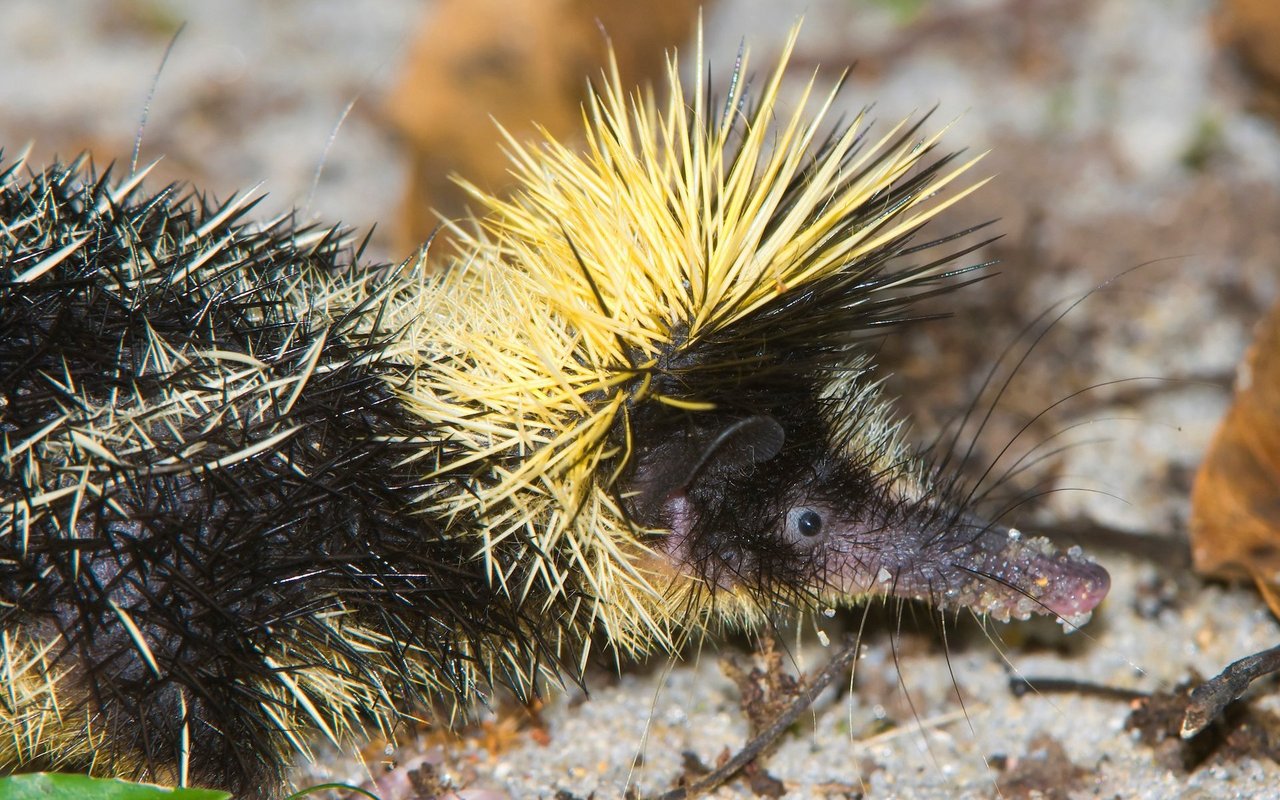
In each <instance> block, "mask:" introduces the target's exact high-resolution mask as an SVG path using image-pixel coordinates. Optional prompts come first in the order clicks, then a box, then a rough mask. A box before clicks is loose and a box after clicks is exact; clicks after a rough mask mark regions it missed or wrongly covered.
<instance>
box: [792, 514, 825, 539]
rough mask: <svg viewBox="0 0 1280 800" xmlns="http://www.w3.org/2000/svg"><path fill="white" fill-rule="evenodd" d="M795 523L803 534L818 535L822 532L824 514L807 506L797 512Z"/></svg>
mask: <svg viewBox="0 0 1280 800" xmlns="http://www.w3.org/2000/svg"><path fill="white" fill-rule="evenodd" d="M795 525H796V530H797V531H798V532H799V533H800V535H801V536H809V537H812V536H817V535H818V534H819V533H822V515H821V514H819V513H818V512H817V511H814V510H813V509H811V508H806V509H804V510H802V511H800V512H799V513H797V514H796V517H795Z"/></svg>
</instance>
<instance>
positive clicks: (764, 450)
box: [675, 414, 787, 491]
mask: <svg viewBox="0 0 1280 800" xmlns="http://www.w3.org/2000/svg"><path fill="white" fill-rule="evenodd" d="M786 440H787V433H786V431H784V430H783V429H782V425H781V424H780V423H779V422H778V420H776V419H774V418H773V417H771V416H768V415H766V414H758V415H755V416H751V417H746V418H744V419H740V420H738V421H736V422H731V423H729V424H728V425H726V426H725V427H724V428H722V429H721V430H720V431H719V432H718V433H716V435H715V436H714V437H712V439H711V441H710V442H708V443H707V444H706V446H705V447H703V448H702V450H701V451H700V452H699V453H698V454H697V457H696V458H694V459H693V460H692V461H691V463H690V464H689V466H688V469H687V470H686V472H685V473H684V477H683V479H682V480H680V481H679V482H678V483H676V484H675V486H676V491H680V490H681V489H684V488H686V487H687V486H689V484H691V483H693V482H694V480H695V479H697V477H698V476H699V475H700V474H702V472H703V471H704V470H706V469H707V468H708V467H711V466H713V465H714V466H716V467H719V468H729V469H733V468H737V467H750V466H754V465H756V464H763V463H764V462H766V461H768V460H770V459H772V458H773V457H774V456H776V455H778V453H780V452H781V451H782V445H783V443H785V442H786Z"/></svg>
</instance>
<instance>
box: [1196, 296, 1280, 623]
mask: <svg viewBox="0 0 1280 800" xmlns="http://www.w3.org/2000/svg"><path fill="white" fill-rule="evenodd" d="M1191 556H1192V560H1193V563H1194V565H1195V569H1196V571H1198V572H1200V573H1201V574H1203V575H1208V576H1211V577H1221V578H1241V577H1247V578H1252V579H1253V580H1254V582H1255V583H1257V585H1258V589H1259V591H1261V592H1262V595H1263V597H1264V598H1265V599H1266V601H1267V605H1269V606H1270V607H1271V611H1272V613H1273V614H1275V615H1276V616H1277V617H1280V305H1277V306H1276V307H1275V308H1273V309H1272V310H1271V313H1270V314H1269V315H1268V316H1267V318H1266V319H1264V320H1263V321H1262V322H1261V323H1260V324H1259V325H1258V330H1257V332H1256V334H1255V337H1254V341H1253V344H1252V346H1251V347H1250V348H1249V352H1248V354H1247V355H1246V357H1245V363H1244V365H1243V366H1242V367H1241V369H1240V374H1239V377H1238V380H1237V386H1236V397H1235V401H1234V403H1233V404H1232V407H1231V410H1230V411H1229V412H1228V414H1227V418H1226V419H1225V420H1223V422H1222V425H1221V426H1220V427H1219V428H1218V432H1217V434H1216V435H1215V436H1214V440H1213V443H1212V445H1210V447H1209V453H1208V455H1207V456H1206V457H1205V460H1204V463H1203V464H1201V466H1200V472H1199V474H1197V475H1196V482H1195V487H1194V488H1193V489H1192V493H1191Z"/></svg>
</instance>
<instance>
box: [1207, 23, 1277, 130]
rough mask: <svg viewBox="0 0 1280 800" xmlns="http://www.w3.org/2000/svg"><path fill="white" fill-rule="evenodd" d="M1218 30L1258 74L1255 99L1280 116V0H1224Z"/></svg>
mask: <svg viewBox="0 0 1280 800" xmlns="http://www.w3.org/2000/svg"><path fill="white" fill-rule="evenodd" d="M1215 22H1216V24H1215V26H1214V27H1215V32H1216V33H1217V36H1218V39H1219V40H1220V41H1221V42H1222V43H1223V44H1225V45H1226V46H1228V47H1230V48H1232V49H1234V50H1235V51H1236V53H1238V54H1239V56H1240V60H1241V61H1243V62H1244V64H1245V66H1246V67H1247V68H1248V70H1249V71H1250V72H1251V73H1252V74H1253V76H1254V77H1255V78H1256V81H1257V85H1256V87H1255V89H1256V96H1255V103H1256V105H1257V106H1258V107H1260V108H1261V109H1262V110H1264V111H1266V112H1267V113H1269V114H1271V115H1272V116H1280V3H1277V2H1276V0H1223V2H1222V6H1221V8H1220V11H1219V14H1218V17H1217V19H1216V20H1215Z"/></svg>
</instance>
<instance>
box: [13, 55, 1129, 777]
mask: <svg viewBox="0 0 1280 800" xmlns="http://www.w3.org/2000/svg"><path fill="white" fill-rule="evenodd" d="M792 43H794V37H793V38H792V39H791V40H790V41H789V43H788V48H787V52H788V53H789V52H790V47H791V44H792ZM699 59H700V56H699ZM743 61H744V64H743V68H744V69H745V58H744V59H743ZM785 62H786V57H785V56H784V58H783V59H782V62H781V63H780V64H779V66H778V67H777V69H776V70H775V71H774V72H773V73H772V74H771V75H770V76H769V77H768V80H767V81H766V82H765V84H764V86H763V87H762V89H761V90H760V91H759V92H758V94H757V95H756V96H754V97H753V98H752V102H753V103H754V105H753V110H751V111H750V112H747V111H746V110H745V100H744V93H745V89H744V84H743V82H741V81H738V80H735V81H734V82H733V84H732V88H731V90H730V93H729V96H728V97H727V98H726V99H725V101H724V103H723V105H719V104H718V105H716V106H715V107H712V106H711V105H710V103H709V100H708V92H707V91H706V90H705V88H704V87H702V86H701V85H699V86H697V87H696V88H695V90H694V92H693V93H692V95H691V96H690V97H688V98H686V97H685V95H684V94H683V93H682V92H681V91H680V87H679V82H678V80H676V73H677V69H676V66H675V64H674V63H673V64H672V67H671V76H672V78H671V85H670V87H669V92H670V98H669V100H668V101H667V103H666V105H665V106H664V107H663V108H662V109H661V110H659V107H658V104H657V102H656V101H655V99H654V97H653V96H652V95H651V94H642V95H637V96H634V97H629V96H628V95H627V94H626V93H624V91H623V90H622V88H621V87H620V86H619V84H618V80H617V77H616V72H615V73H613V75H612V76H611V79H610V80H609V81H607V82H606V85H605V87H604V89H603V90H602V91H601V93H600V94H599V95H598V96H596V97H595V98H594V99H593V100H592V102H591V103H590V104H589V106H588V108H587V109H586V132H587V146H586V149H585V152H582V153H579V152H577V151H573V150H570V149H568V148H567V147H565V146H563V145H560V144H558V143H556V142H554V141H547V142H544V143H543V144H542V145H541V146H538V147H536V148H534V147H525V146H522V145H520V144H519V143H516V142H511V153H512V161H513V164H514V166H515V172H516V175H517V178H518V186H517V188H516V190H515V192H514V194H513V196H512V199H510V200H501V199H498V198H494V197H489V196H485V195H483V194H481V193H479V192H477V197H478V198H479V199H480V200H481V202H482V203H483V205H484V206H485V207H486V210H487V212H488V213H487V215H486V216H485V217H484V218H483V220H482V221H481V222H480V223H478V224H474V225H466V226H460V227H459V228H457V229H456V230H455V233H456V235H457V236H458V237H459V239H460V241H461V242H462V245H461V254H460V255H459V256H458V257H456V258H455V259H453V260H452V263H450V264H448V265H447V268H446V269H444V270H443V271H442V272H440V273H438V274H437V273H433V272H431V271H429V270H427V269H425V268H424V265H423V264H422V263H420V262H418V261H414V262H410V263H407V264H405V265H402V266H400V267H398V268H381V269H371V268H368V267H366V266H364V265H359V264H358V263H357V261H358V260H357V259H353V258H352V257H351V254H350V253H349V251H348V250H347V249H346V247H347V244H346V238H345V236H344V235H343V234H342V233H341V232H339V231H333V230H323V229H320V230H313V229H308V228H297V227H295V226H294V225H293V223H292V221H291V220H288V219H285V220H278V221H276V222H275V223H271V224H267V225H262V226H254V225H251V224H249V223H246V222H245V221H244V220H243V214H244V212H245V211H246V210H247V207H248V206H247V204H245V203H244V202H242V201H231V202H228V203H225V204H214V203H207V202H206V201H204V200H203V199H202V198H199V197H195V196H191V195H184V194H182V193H181V192H180V190H178V189H176V188H173V187H170V188H168V189H166V190H163V191H161V192H159V193H156V194H148V193H146V192H144V191H142V190H141V189H139V183H140V180H141V178H140V176H130V177H128V178H127V179H125V180H124V181H123V182H121V183H115V182H112V181H110V180H108V179H106V178H103V179H96V178H94V177H93V176H92V174H91V173H89V172H86V171H85V170H84V169H83V167H82V166H81V165H73V166H72V167H69V168H68V167H55V168H53V169H50V170H48V171H46V172H44V173H39V174H35V175H28V174H23V173H20V172H17V171H15V170H11V171H10V172H9V173H6V175H5V176H4V179H3V181H0V220H2V221H3V222H4V228H3V229H0V265H2V266H3V270H4V272H3V273H0V274H2V275H3V280H4V283H3V284H0V292H2V294H0V310H2V311H3V314H4V317H3V323H2V324H3V326H4V327H3V331H0V337H2V338H0V387H2V388H3V402H4V406H3V409H2V410H3V413H4V416H3V418H2V420H3V421H0V433H2V435H3V437H4V439H3V451H2V453H3V462H2V466H3V472H2V473H0V481H3V483H0V488H2V489H3V506H0V549H2V550H3V554H2V558H3V562H0V598H2V599H3V601H4V603H5V610H4V611H3V616H2V617H0V631H3V635H4V637H5V638H4V649H5V654H6V656H7V658H5V659H4V661H3V667H2V668H3V670H4V673H3V674H0V681H2V682H3V684H4V685H5V686H6V687H9V688H10V691H9V692H8V693H6V694H5V695H4V697H2V698H0V714H2V715H7V716H6V718H5V719H4V722H7V723H9V724H10V725H12V726H14V730H16V731H20V732H22V735H20V736H17V737H14V738H13V740H12V741H9V742H6V743H5V744H3V745H0V748H7V749H0V760H3V761H4V762H6V763H8V764H10V765H30V764H39V763H50V764H58V765H70V766H77V767H90V768H94V769H96V770H98V771H104V772H112V773H116V774H138V775H149V776H153V777H160V778H162V779H167V780H179V781H184V782H185V781H194V782H212V783H215V784H220V785H230V786H232V787H233V788H237V789H239V790H240V791H242V792H249V791H261V792H262V793H264V794H271V793H272V792H273V791H275V788H276V787H278V786H279V782H280V780H281V778H282V774H283V773H282V769H283V765H284V763H285V761H286V754H287V752H288V751H290V750H293V749H299V750H305V748H306V735H305V734H306V732H307V731H310V730H316V729H318V730H319V731H320V732H323V733H324V734H327V735H329V736H331V737H333V738H335V739H341V738H344V737H346V736H347V735H348V734H349V733H350V732H351V730H352V729H354V728H355V727H356V726H358V725H359V724H361V722H362V720H363V719H365V718H367V717H371V718H372V719H373V720H374V721H376V722H377V723H378V724H380V725H382V726H384V727H388V726H390V725H392V724H393V723H394V722H395V720H396V719H397V716H398V715H399V714H401V713H403V712H405V711H406V710H412V709H413V708H415V707H420V705H421V701H422V700H423V699H424V698H425V699H437V700H438V699H439V698H440V697H442V696H443V697H444V698H445V699H446V700H449V701H452V702H455V703H456V702H459V701H460V702H462V703H464V704H465V703H470V702H473V701H474V699H475V697H476V696H477V695H481V694H484V693H485V692H487V691H488V689H489V687H490V686H491V684H493V683H495V682H501V683H504V684H507V685H509V686H512V687H514V688H516V689H517V691H527V690H529V689H530V688H532V687H533V686H534V684H535V683H536V677H537V675H538V674H539V672H540V671H542V670H544V669H560V670H566V671H568V672H569V673H570V674H571V675H573V674H577V673H578V672H579V671H580V669H581V666H582V665H583V664H584V663H585V661H586V659H587V657H588V655H589V653H590V651H591V648H592V644H593V642H594V641H603V642H604V643H605V644H606V645H607V646H609V647H611V648H614V649H615V650H616V651H618V652H619V653H622V654H628V655H631V654H644V653H648V652H651V651H653V650H658V649H670V648H674V647H676V646H677V645H678V644H679V643H680V642H681V641H682V640H683V639H684V637H686V636H687V635H689V634H690V633H691V632H698V631H702V630H706V629H708V628H710V627H714V626H716V625H718V624H721V623H726V622H727V623H729V624H734V625H748V626H749V625H754V624H759V623H760V622H762V621H763V620H764V619H766V618H767V617H768V616H769V615H771V614H773V613H774V612H775V610H776V608H777V607H778V605H779V604H781V605H784V606H787V605H790V606H801V607H811V606H813V605H814V604H816V603H819V602H821V603H841V602H849V601H852V600H856V599H858V598H860V597H862V596H863V595H865V594H867V593H871V592H880V593H894V594H898V595H901V596H909V597H914V596H919V597H926V598H929V599H932V600H935V601H938V602H953V603H958V604H964V605H968V606H970V607H972V608H974V609H975V610H977V611H980V612H989V613H993V614H995V615H997V616H1001V617H1007V616H1009V615H1010V614H1016V615H1025V614H1026V613H1029V611H1031V610H1037V609H1038V610H1044V609H1048V610H1051V611H1054V612H1055V613H1064V614H1071V613H1076V612H1077V611H1080V610H1085V611H1087V609H1088V608H1092V605H1093V604H1096V602H1097V600H1098V599H1100V596H1101V595H1100V593H1099V589H1101V591H1103V592H1105V574H1102V575H1101V576H1099V574H1098V573H1099V572H1100V571H1097V570H1096V568H1094V570H1093V571H1091V569H1090V565H1085V564H1082V563H1080V560H1079V559H1078V558H1076V557H1071V558H1067V557H1061V558H1059V557H1057V556H1056V555H1054V554H1052V553H1051V552H1049V551H1048V550H1046V549H1045V548H1043V547H1042V546H1040V545H1038V544H1032V545H1025V544H1022V543H1016V542H1014V541H1013V540H1006V538H1005V537H1004V536H1003V533H1002V532H998V531H993V530H992V529H991V528H990V526H985V525H983V524H982V523H978V522H975V521H973V520H970V519H969V517H968V516H967V510H966V509H964V508H963V507H955V506H952V505H948V504H947V503H945V502H943V501H944V500H945V499H946V498H940V497H939V496H938V495H937V493H936V492H934V491H931V483H930V482H931V481H932V476H931V475H930V474H929V472H928V470H927V469H925V468H924V467H923V466H922V464H921V462H920V461H919V460H918V458H917V457H916V456H915V454H914V453H913V452H912V451H910V450H909V449H908V448H907V447H905V446H904V445H903V444H902V443H901V440H900V437H899V436H898V425H897V424H896V423H895V422H894V419H893V417H892V414H891V412H890V410H889V409H888V407H887V405H886V404H885V403H884V401H883V400H882V399H881V398H880V397H879V395H878V393H877V391H876V388H875V384H874V381H872V380H871V379H870V378H869V377H868V376H867V374H866V369H867V363H866V357H865V356H864V355H863V354H862V352H861V350H860V349H859V347H858V344H859V340H860V338H861V337H862V336H863V335H865V334H866V332H867V331H868V330H873V329H875V328H877V327H879V326H881V325H883V324H885V323H888V322H892V321H896V320H898V319H901V318H902V317H903V316H904V315H905V314H906V313H907V312H906V311H905V309H906V308H907V305H908V304H909V302H910V300H911V299H912V298H913V297H915V296H919V295H921V294H927V293H931V292H934V291H939V290H940V287H943V286H946V285H949V284H953V283H954V281H950V282H948V281H947V280H946V279H947V278H949V277H950V276H951V273H948V272H947V269H948V267H947V265H948V264H950V263H951V261H952V260H953V258H954V257H955V254H952V253H942V254H933V251H932V250H926V249H925V248H923V247H920V246H912V245H911V244H910V243H909V240H910V238H911V236H912V234H913V233H914V232H916V231H917V230H918V229H919V227H920V226H921V225H922V224H924V223H925V222H926V221H927V220H928V219H930V218H931V217H933V216H934V215H935V214H937V213H938V212H939V211H940V210H941V209H942V208H944V207H946V205H948V204H949V203H951V202H954V200H955V199H957V198H958V197H959V196H961V195H963V194H965V193H967V191H969V189H966V190H963V191H961V192H959V193H957V194H954V195H952V196H951V197H950V198H948V199H943V200H935V199H934V197H935V195H937V194H938V193H939V192H940V191H941V190H942V189H943V188H944V187H945V186H946V185H948V184H949V183H951V182H952V181H953V180H955V178H956V177H957V176H958V175H960V174H961V173H963V172H964V170H965V169H966V168H967V166H968V164H959V165H955V164H953V163H952V161H951V159H949V158H947V157H942V158H933V157H932V156H931V155H930V154H931V152H932V150H933V147H934V143H935V139H934V138H933V137H923V138H922V137H921V136H920V135H919V134H918V132H917V129H916V128H915V127H912V126H899V127H897V128H893V129H892V130H890V131H889V132H887V133H885V134H883V135H880V136H878V137H875V138H869V137H868V135H867V132H866V129H865V128H864V127H863V126H862V125H861V122H860V121H855V122H854V124H852V125H849V126H847V127H842V128H838V129H837V130H836V131H835V132H834V133H832V134H831V135H830V136H829V137H828V138H825V139H821V138H820V137H821V136H822V134H821V131H822V127H821V121H822V117H823V114H824V113H825V112H826V110H827V108H828V107H829V105H830V103H831V99H832V97H833V96H834V94H833V95H832V96H830V97H828V98H827V99H826V100H825V101H823V102H821V103H820V104H819V107H818V109H817V111H816V113H811V112H809V111H806V110H805V106H806V105H807V101H808V94H809V92H808V91H806V92H805V93H804V95H803V97H802V101H801V102H800V103H799V105H798V110H797V111H795V112H794V114H790V115H785V114H783V115H781V117H780V119H779V116H780V113H781V112H780V109H779V107H778V91H779V86H780V83H781V81H782V78H783V68H784V66H785ZM811 88H812V83H811V84H810V89H811ZM930 159H932V160H930ZM935 244H936V243H935ZM824 520H825V521H826V522H827V524H828V527H827V528H826V529H824V528H823V524H824ZM1046 570H1048V571H1046ZM1049 572H1053V574H1054V575H1055V577H1058V578H1060V577H1061V574H1065V573H1067V572H1070V573H1071V574H1072V575H1073V576H1074V577H1073V578H1072V581H1073V582H1067V581H1061V580H1057V581H1051V580H1049V579H1048V578H1046V577H1045V576H1046V575H1047V574H1049ZM1064 587H1065V588H1064Z"/></svg>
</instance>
